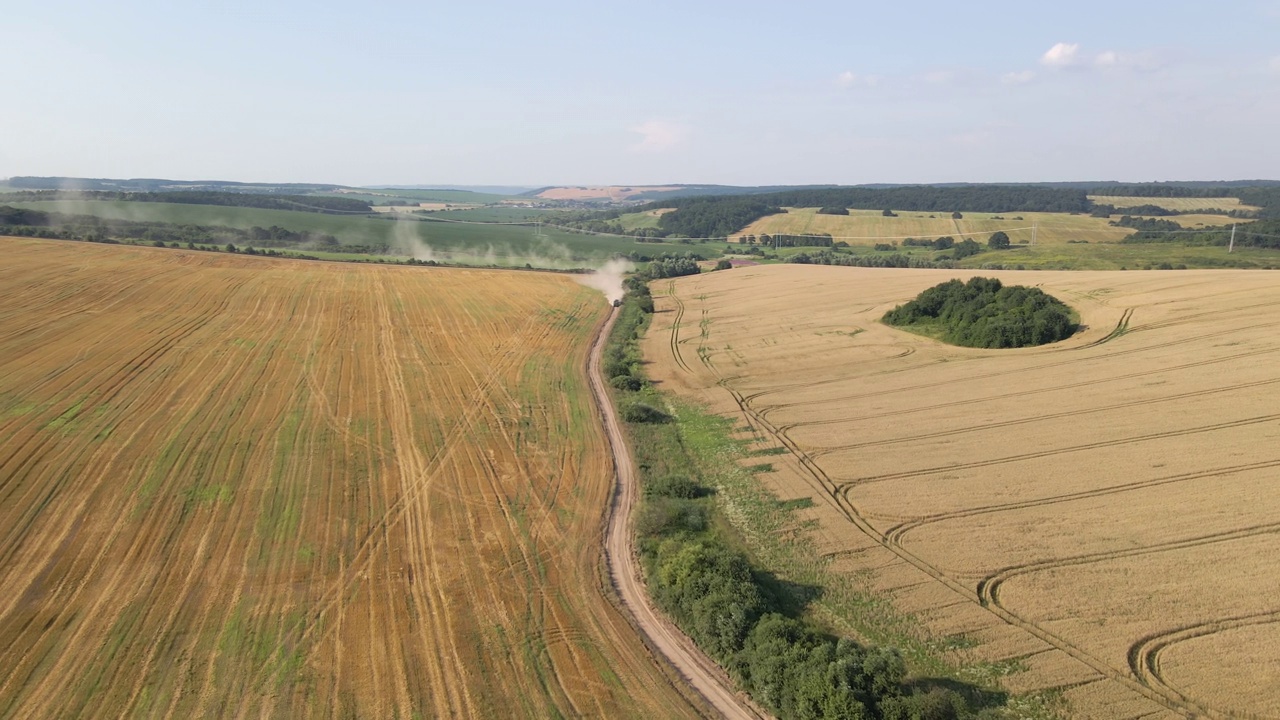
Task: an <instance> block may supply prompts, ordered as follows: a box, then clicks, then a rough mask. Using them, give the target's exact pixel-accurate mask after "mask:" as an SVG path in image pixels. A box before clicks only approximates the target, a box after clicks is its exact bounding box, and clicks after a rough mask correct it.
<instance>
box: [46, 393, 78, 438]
mask: <svg viewBox="0 0 1280 720" xmlns="http://www.w3.org/2000/svg"><path fill="white" fill-rule="evenodd" d="M85 399H86V398H81V399H80V400H77V401H76V404H75V405H72V406H71V407H69V408H67V409H66V410H64V411H62V414H61V415H59V416H58V417H56V418H54V419H52V420H50V421H49V422H47V423H45V426H44V427H45V429H46V430H59V431H61V432H63V433H72V432H75V430H76V425H77V423H76V420H77V418H78V417H79V416H80V411H81V410H83V409H84V403H85Z"/></svg>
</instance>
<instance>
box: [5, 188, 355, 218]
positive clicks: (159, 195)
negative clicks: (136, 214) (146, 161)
mask: <svg viewBox="0 0 1280 720" xmlns="http://www.w3.org/2000/svg"><path fill="white" fill-rule="evenodd" d="M5 199H6V200H9V201H10V202H30V201H46V202H47V201H55V200H77V201H84V200H113V201H124V202H150V203H179V204H186V205H219V206H223V207H246V208H261V209H265V210H296V211H299V212H316V213H325V214H331V213H361V212H364V213H367V212H372V211H373V207H372V206H371V205H369V203H367V202H365V201H363V200H356V199H353V198H345V197H328V196H323V195H276V194H271V195H264V194H257V193H241V192H215V191H204V190H182V191H175V192H124V191H106V190H24V191H21V192H15V193H7V194H6V195H5Z"/></svg>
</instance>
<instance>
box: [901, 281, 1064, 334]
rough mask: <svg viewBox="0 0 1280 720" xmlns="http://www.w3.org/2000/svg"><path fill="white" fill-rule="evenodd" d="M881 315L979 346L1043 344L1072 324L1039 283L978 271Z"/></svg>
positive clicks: (1056, 301) (902, 324)
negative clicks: (1012, 280) (1003, 280)
mask: <svg viewBox="0 0 1280 720" xmlns="http://www.w3.org/2000/svg"><path fill="white" fill-rule="evenodd" d="M882 320H883V321H884V323H885V324H887V325H894V326H897V327H917V328H921V329H924V330H926V331H930V330H931V331H934V332H937V333H938V334H939V335H940V337H941V339H942V340H944V341H946V342H949V343H951V344H953V345H963V346H965V347H980V348H1018V347H1028V346H1032V345H1044V344H1046V343H1051V342H1057V341H1059V340H1063V339H1066V338H1068V337H1071V335H1072V334H1074V333H1075V331H1076V329H1077V327H1078V326H1077V324H1076V322H1075V320H1074V319H1073V318H1072V313H1071V308H1069V307H1067V306H1066V305H1065V304H1064V303H1063V302H1062V301H1061V300H1058V299H1057V298H1055V297H1053V296H1052V295H1049V294H1047V293H1045V292H1044V291H1043V290H1041V289H1040V288H1030V287H1024V286H1021V285H1008V286H1006V285H1003V284H1002V283H1001V282H1000V281H999V280H997V279H995V278H981V277H975V278H972V279H971V280H969V282H967V283H965V282H961V281H959V280H949V281H947V282H945V283H942V284H940V285H935V286H933V287H931V288H929V289H928V290H925V291H924V292H922V293H920V294H919V295H918V296H916V298H915V299H914V300H912V301H910V302H908V303H906V304H905V305H899V306H897V307H895V308H894V309H892V310H890V311H889V312H887V313H885V315H884V317H883V318H882Z"/></svg>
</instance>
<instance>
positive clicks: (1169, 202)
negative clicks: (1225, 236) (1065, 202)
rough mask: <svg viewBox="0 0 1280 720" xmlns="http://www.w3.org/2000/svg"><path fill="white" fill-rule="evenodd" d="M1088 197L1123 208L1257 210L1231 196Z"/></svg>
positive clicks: (1253, 206)
mask: <svg viewBox="0 0 1280 720" xmlns="http://www.w3.org/2000/svg"><path fill="white" fill-rule="evenodd" d="M1089 199H1090V200H1092V201H1093V202H1095V203H1098V204H1099V205H1111V206H1112V207H1116V208H1120V209H1124V208H1131V207H1137V206H1139V205H1155V206H1156V207H1162V208H1164V209H1165V210H1177V211H1180V212H1186V211H1188V210H1209V209H1214V210H1227V211H1230V210H1258V209H1259V208H1258V207H1257V206H1256V205H1245V204H1244V203H1242V202H1240V198H1233V197H1216V198H1166V197H1135V196H1128V195H1090V196H1089Z"/></svg>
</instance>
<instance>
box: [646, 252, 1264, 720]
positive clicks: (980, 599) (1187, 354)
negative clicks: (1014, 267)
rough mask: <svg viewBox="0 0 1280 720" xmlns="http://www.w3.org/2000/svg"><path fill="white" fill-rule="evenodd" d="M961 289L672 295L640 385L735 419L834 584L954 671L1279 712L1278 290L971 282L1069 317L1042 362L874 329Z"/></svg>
mask: <svg viewBox="0 0 1280 720" xmlns="http://www.w3.org/2000/svg"><path fill="white" fill-rule="evenodd" d="M971 274H972V271H956V272H949V271H932V270H863V269H856V268H829V267H797V266H767V267H766V266H760V267H752V268H741V269H735V270H732V271H727V272H717V273H711V274H707V275H702V276H695V277H689V278H681V279H678V280H675V281H663V282H662V283H660V284H657V285H655V296H656V297H657V298H658V309H659V312H658V314H657V315H655V320H654V325H653V327H652V328H651V329H650V331H649V334H648V337H647V338H646V340H645V353H646V356H647V357H648V358H649V359H651V360H653V361H654V364H653V365H651V366H650V368H649V372H650V374H651V376H652V377H654V378H656V379H658V380H660V381H662V384H663V385H662V386H663V387H665V388H667V389H668V390H670V391H673V392H676V393H678V394H680V395H683V396H688V397H691V398H694V399H697V400H699V401H702V402H705V403H707V404H708V405H709V406H710V407H711V408H712V409H714V410H715V411H717V412H721V413H724V414H727V415H733V416H735V417H737V418H739V419H741V420H743V421H745V423H746V426H744V437H749V438H750V439H751V440H752V441H753V443H754V444H753V447H754V448H757V449H759V450H760V451H761V452H767V453H768V454H770V455H771V457H770V460H771V471H770V472H765V473H763V474H761V475H759V477H760V478H761V479H762V481H763V482H764V483H765V484H766V485H767V486H769V487H770V488H771V489H773V490H774V491H775V492H776V493H777V494H778V496H779V499H780V500H782V501H792V500H795V501H801V500H802V499H804V498H812V501H813V506H812V507H811V508H808V509H803V510H800V511H798V512H799V513H801V517H802V518H804V519H806V520H811V521H813V529H812V530H811V531H810V534H811V536H812V538H813V540H814V542H815V543H816V546H817V549H818V551H819V552H820V553H821V555H822V556H823V557H825V558H827V560H828V563H829V565H828V568H829V569H830V570H831V571H832V572H835V573H838V574H840V575H841V576H844V577H849V578H854V579H855V581H856V582H860V583H862V584H864V586H865V588H866V589H867V590H868V591H869V592H873V593H876V594H878V595H879V596H881V597H884V598H888V599H889V600H890V602H891V603H892V605H893V607H894V608H895V609H896V611H897V612H898V613H901V614H904V615H907V616H910V617H912V618H914V620H915V622H916V623H917V627H918V628H919V632H920V633H921V634H922V635H924V636H926V637H929V638H933V639H934V642H935V646H936V647H942V648H950V649H949V650H946V651H945V652H947V653H950V654H951V657H952V659H953V660H954V661H955V662H956V663H958V664H960V665H966V666H973V665H975V664H978V665H985V666H987V667H995V668H1000V673H999V674H1000V675H1002V676H1003V680H1002V682H1003V684H1004V686H1005V687H1006V688H1007V689H1009V690H1011V691H1014V692H1024V691H1025V692H1032V691H1038V692H1045V691H1049V692H1052V693H1060V695H1061V697H1062V698H1063V699H1064V700H1065V701H1067V702H1068V703H1070V712H1069V715H1070V716H1071V717H1096V718H1117V717H1138V716H1151V717H1177V716H1182V715H1188V714H1198V715H1201V716H1206V717H1218V718H1226V717H1276V716H1278V715H1280V689H1277V686H1276V684H1275V677H1276V676H1277V673H1280V653H1278V651H1277V648H1278V647H1280V634H1278V633H1280V600H1278V599H1277V598H1280V575H1277V571H1276V569H1275V563H1274V562H1273V558H1274V556H1275V554H1276V553H1277V552H1278V551H1280V523H1278V522H1277V515H1278V514H1280V498H1278V496H1277V495H1276V493H1275V492H1274V481H1275V478H1276V477H1277V473H1280V451H1277V450H1276V448H1277V447H1278V446H1280V445H1278V443H1280V402H1277V401H1278V400H1280V374H1277V370H1276V367H1277V360H1278V359H1280V332H1278V331H1280V320H1277V319H1276V318H1275V313H1274V308H1275V307H1276V306H1277V304H1278V303H1280V285H1277V283H1276V282H1275V276H1274V275H1273V274H1271V273H1267V272H1258V271H1180V272H1127V273H1118V272H1117V273H1103V272H1075V273H1065V272H1064V273H1053V272H1037V273H1020V272H987V273H983V274H990V275H994V276H997V277H999V278H1000V279H1001V280H1002V281H1004V282H1005V283H1007V284H1029V285H1037V286H1040V287H1042V288H1043V289H1045V290H1046V291H1047V292H1050V293H1052V294H1054V295H1056V296H1057V297H1059V298H1061V299H1063V300H1065V301H1067V302H1068V303H1070V304H1071V305H1073V306H1074V307H1075V308H1076V309H1077V310H1078V311H1079V312H1080V314H1081V318H1082V322H1083V324H1084V325H1085V328H1084V329H1083V330H1082V331H1081V332H1080V333H1078V334H1077V335H1076V336H1074V337H1072V338H1070V339H1068V340H1066V341H1063V342H1061V343H1057V344H1055V345H1049V346H1044V347H1040V348H1028V349H1021V350H1002V351H992V350H976V349H968V348H958V347H952V346H947V345H942V344H940V343H937V342H934V341H932V340H929V339H926V338H923V337H919V336H916V335H913V334H910V333H906V332H901V331H898V330H894V329H892V328H889V327H887V326H884V325H882V324H880V323H879V322H877V320H878V318H879V317H880V316H881V315H883V314H884V312H885V311H886V310H888V309H891V308H892V307H893V306H894V305H896V304H899V303H901V302H904V301H906V300H908V299H910V298H912V297H914V296H915V295H916V294H917V293H918V292H919V291H921V290H923V289H925V288H927V287H930V286H932V285H934V284H936V283H938V282H941V281H943V280H946V279H948V278H950V277H953V276H960V277H968V276H969V275H971ZM745 427H749V428H750V430H749V431H747V430H746V429H745ZM771 448H776V449H778V452H780V453H782V454H776V455H775V454H773V451H772V450H771ZM855 612H856V611H855ZM939 652H942V651H939Z"/></svg>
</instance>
